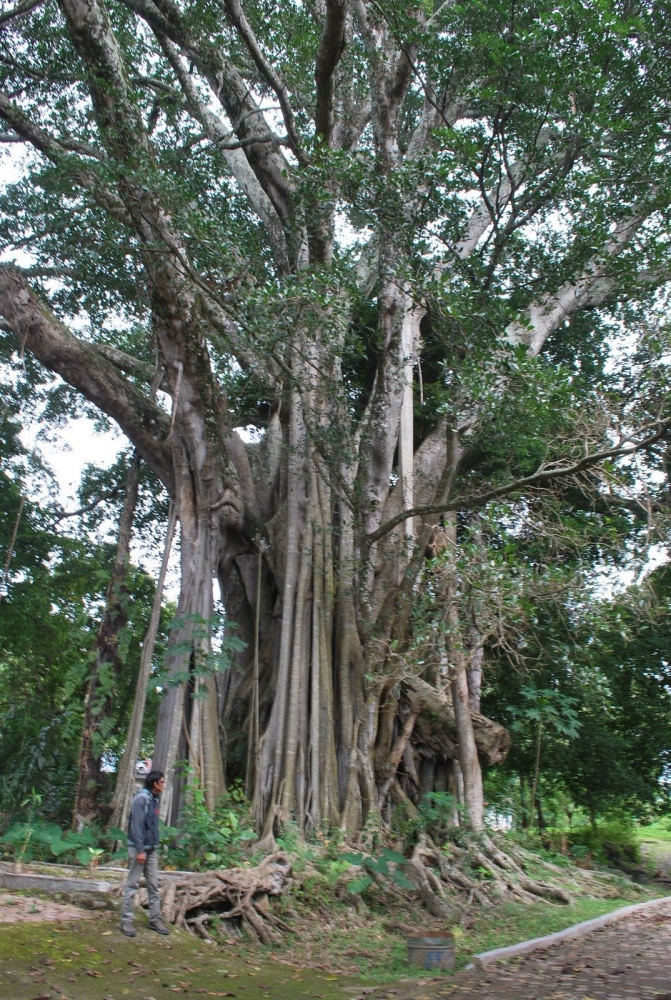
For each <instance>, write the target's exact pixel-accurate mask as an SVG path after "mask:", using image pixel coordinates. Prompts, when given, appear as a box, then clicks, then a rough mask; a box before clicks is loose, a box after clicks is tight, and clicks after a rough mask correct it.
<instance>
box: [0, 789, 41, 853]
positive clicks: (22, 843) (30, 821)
mask: <svg viewBox="0 0 671 1000" xmlns="http://www.w3.org/2000/svg"><path fill="white" fill-rule="evenodd" d="M41 803H42V796H41V795H39V794H38V792H36V791H35V788H31V790H30V794H29V795H27V796H26V798H25V799H23V801H22V802H21V808H22V809H23V808H25V807H26V806H28V818H27V820H26V822H25V823H21V824H17V825H16V826H14V827H10V829H9V830H8V831H7V833H6V834H5V836H4V837H3V841H4V842H6V843H8V844H12V845H14V848H15V849H14V867H15V869H16V871H17V872H20V871H21V870H22V869H23V862H24V859H25V857H26V852H27V851H28V845H29V844H30V842H31V840H32V839H33V835H34V833H35V828H36V826H37V825H38V824H39V820H37V819H36V818H35V813H36V812H37V807H38V806H39V805H41Z"/></svg>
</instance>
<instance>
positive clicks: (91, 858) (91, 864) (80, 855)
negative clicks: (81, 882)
mask: <svg viewBox="0 0 671 1000" xmlns="http://www.w3.org/2000/svg"><path fill="white" fill-rule="evenodd" d="M104 853H105V851H104V850H103V849H102V847H87V848H86V849H85V850H83V851H77V860H78V861H81V863H82V864H83V865H88V868H89V871H92V872H95V871H97V870H98V863H99V861H100V859H101V857H102V856H103V854H104Z"/></svg>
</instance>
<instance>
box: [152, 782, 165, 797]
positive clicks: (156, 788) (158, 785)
mask: <svg viewBox="0 0 671 1000" xmlns="http://www.w3.org/2000/svg"><path fill="white" fill-rule="evenodd" d="M164 788H165V778H159V779H158V781H155V782H154V787H153V788H152V791H153V793H154V795H160V794H161V792H162V791H163V789H164Z"/></svg>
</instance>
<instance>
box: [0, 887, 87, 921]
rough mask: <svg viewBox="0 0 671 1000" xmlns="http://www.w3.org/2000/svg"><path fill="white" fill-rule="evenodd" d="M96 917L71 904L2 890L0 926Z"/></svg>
mask: <svg viewBox="0 0 671 1000" xmlns="http://www.w3.org/2000/svg"><path fill="white" fill-rule="evenodd" d="M94 916H95V914H94V913H91V911H90V910H83V909H81V908H80V907H78V906H71V905H70V904H69V903H56V902H55V901H54V900H52V899H38V897H37V896H23V895H21V896H18V895H12V894H10V893H7V892H5V893H3V891H2V889H0V924H16V923H19V922H20V923H25V922H29V923H41V922H43V921H45V920H46V921H63V920H90V919H92V918H93V917H94Z"/></svg>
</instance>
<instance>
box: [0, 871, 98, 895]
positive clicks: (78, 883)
mask: <svg viewBox="0 0 671 1000" xmlns="http://www.w3.org/2000/svg"><path fill="white" fill-rule="evenodd" d="M0 888H3V889H33V890H35V889H37V890H39V891H41V892H47V893H49V892H85V893H109V892H110V890H111V888H112V886H111V884H110V883H109V882H100V881H96V880H94V879H87V878H68V877H67V876H63V875H35V874H31V873H30V872H0Z"/></svg>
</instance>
